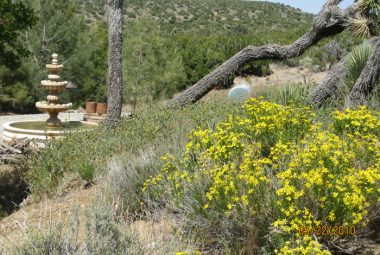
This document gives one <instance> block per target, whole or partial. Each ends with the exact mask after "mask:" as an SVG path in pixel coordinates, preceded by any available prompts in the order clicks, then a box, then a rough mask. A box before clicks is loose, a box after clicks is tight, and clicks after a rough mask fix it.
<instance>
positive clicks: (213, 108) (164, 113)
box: [27, 99, 239, 196]
mask: <svg viewBox="0 0 380 255" xmlns="http://www.w3.org/2000/svg"><path fill="white" fill-rule="evenodd" d="M238 110H239V108H238V107H237V106H236V105H234V104H232V103H228V102H227V101H226V100H224V99H221V100H220V101H218V102H216V101H215V102H205V103H199V104H197V105H195V106H190V107H187V108H183V109H168V108H164V107H160V106H158V105H150V106H148V108H147V109H146V110H145V111H142V112H138V113H136V114H135V115H134V116H133V117H132V118H130V119H128V118H127V119H124V120H123V121H122V122H121V123H120V124H119V125H118V127H117V128H116V129H114V130H106V129H103V128H102V127H100V128H99V129H97V130H94V131H91V132H82V133H75V134H70V135H69V136H67V138H65V139H64V140H57V141H53V142H52V143H51V144H50V145H49V148H48V149H44V150H41V151H40V153H38V154H36V155H35V157H33V158H32V159H31V164H30V171H29V172H28V176H27V179H28V180H29V184H30V189H31V191H32V193H33V194H35V195H36V196H38V195H42V194H49V193H51V192H52V191H53V190H54V189H55V188H56V187H57V184H58V183H59V182H60V180H61V179H62V178H63V177H64V174H65V173H70V172H77V173H79V175H81V176H82V177H83V178H84V179H88V181H91V180H92V177H94V176H96V175H97V176H99V175H101V174H102V173H104V172H105V169H106V168H107V161H108V160H109V159H111V158H112V157H113V156H116V155H119V154H124V153H125V154H126V155H128V157H136V155H141V154H144V153H146V154H149V150H153V151H154V153H155V154H157V155H158V156H160V155H163V154H165V153H167V152H170V150H176V148H177V147H180V146H181V142H182V143H184V142H185V139H186V133H188V132H189V131H190V130H191V129H192V128H194V127H196V126H201V127H205V128H206V127H213V126H214V125H215V124H216V123H217V122H218V121H219V120H221V119H223V118H224V117H225V116H226V114H228V113H233V112H235V111H238ZM142 174H143V173H142Z"/></svg>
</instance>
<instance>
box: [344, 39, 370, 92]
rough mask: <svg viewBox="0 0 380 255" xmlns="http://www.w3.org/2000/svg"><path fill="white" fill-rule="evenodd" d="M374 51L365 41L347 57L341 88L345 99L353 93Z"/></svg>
mask: <svg viewBox="0 0 380 255" xmlns="http://www.w3.org/2000/svg"><path fill="white" fill-rule="evenodd" d="M372 51H373V47H372V45H371V44H370V43H369V42H368V41H367V40H365V41H363V43H362V44H360V45H358V46H356V47H355V48H353V50H352V51H351V52H350V53H349V54H348V55H347V56H346V66H345V71H344V78H343V80H342V86H341V87H342V90H341V95H342V96H343V97H345V96H346V95H347V94H348V93H349V92H350V91H351V89H352V87H353V86H354V84H355V82H356V80H357V79H358V78H359V76H360V74H361V72H362V70H363V68H364V66H365V64H366V63H367V61H368V58H369V56H370V55H371V53H372Z"/></svg>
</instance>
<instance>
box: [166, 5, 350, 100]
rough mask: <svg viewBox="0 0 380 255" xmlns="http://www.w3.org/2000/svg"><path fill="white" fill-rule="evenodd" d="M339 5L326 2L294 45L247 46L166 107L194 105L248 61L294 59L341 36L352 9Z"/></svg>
mask: <svg viewBox="0 0 380 255" xmlns="http://www.w3.org/2000/svg"><path fill="white" fill-rule="evenodd" d="M340 2H341V0H328V1H327V2H326V4H325V5H324V6H323V8H322V10H321V11H320V12H319V14H318V15H317V16H316V18H315V20H314V24H313V27H312V29H311V30H310V31H309V32H307V33H306V34H304V35H303V36H302V37H300V38H299V39H298V40H297V41H295V42H294V43H293V44H291V45H287V46H281V45H276V44H269V45H265V46H261V47H254V46H248V47H246V48H244V49H243V50H241V51H240V52H239V53H237V54H236V55H235V56H233V57H232V58H230V59H229V60H227V61H226V62H224V63H223V64H222V65H221V66H219V67H218V68H216V69H215V70H214V71H213V72H211V73H210V74H208V75H207V76H205V77H204V78H202V79H201V80H200V81H198V82H197V83H196V84H195V85H193V86H191V87H189V88H188V89H186V90H185V91H184V92H182V93H181V94H180V95H179V96H177V97H176V98H174V99H173V100H171V101H170V102H169V105H170V106H184V105H187V104H190V103H195V102H196V101H198V100H199V99H201V98H202V97H203V96H204V95H206V94H207V93H208V92H209V91H210V90H212V89H213V88H214V86H215V85H217V84H220V83H223V82H224V81H225V80H226V79H228V77H229V76H231V75H234V74H235V73H236V72H237V71H239V70H240V69H241V68H242V66H243V65H244V64H246V63H248V62H250V61H253V60H268V59H271V60H283V59H287V58H293V57H297V56H299V55H301V54H302V53H303V52H304V51H305V50H306V49H308V48H309V47H310V46H312V45H314V44H315V43H317V42H319V41H320V40H321V39H323V38H325V37H328V36H333V35H336V34H339V33H341V32H342V31H343V30H344V29H345V28H346V25H347V23H348V20H350V19H351V17H352V16H351V15H352V12H353V8H352V7H350V8H348V9H347V10H341V9H339V7H338V6H337V5H338V4H339V3H340Z"/></svg>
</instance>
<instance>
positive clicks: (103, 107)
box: [96, 103, 107, 115]
mask: <svg viewBox="0 0 380 255" xmlns="http://www.w3.org/2000/svg"><path fill="white" fill-rule="evenodd" d="M96 113H97V114H99V115H103V114H106V113H107V104H105V103H97V104H96Z"/></svg>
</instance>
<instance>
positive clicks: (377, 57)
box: [346, 37, 380, 107]
mask: <svg viewBox="0 0 380 255" xmlns="http://www.w3.org/2000/svg"><path fill="white" fill-rule="evenodd" d="M372 45H373V46H374V49H373V52H372V54H371V55H370V57H369V58H368V61H367V63H366V65H365V66H364V68H363V71H362V72H361V74H360V76H359V78H358V79H357V81H356V82H355V85H354V87H353V88H352V90H351V92H350V95H349V97H348V100H347V102H346V106H347V107H353V106H355V105H358V104H363V103H364V102H365V101H364V100H365V98H366V97H367V96H368V95H369V94H370V93H371V92H372V90H373V88H374V87H375V85H376V84H377V83H378V81H379V77H380V37H375V38H374V39H373V41H372Z"/></svg>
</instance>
